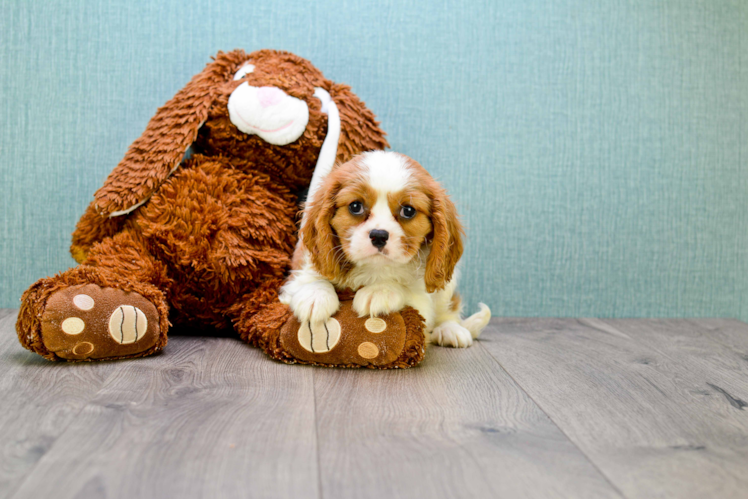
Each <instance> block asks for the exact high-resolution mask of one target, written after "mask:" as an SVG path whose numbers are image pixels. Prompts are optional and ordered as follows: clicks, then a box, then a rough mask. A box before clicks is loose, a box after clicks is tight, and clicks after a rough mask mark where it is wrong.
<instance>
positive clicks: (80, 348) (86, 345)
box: [73, 342, 94, 356]
mask: <svg viewBox="0 0 748 500" xmlns="http://www.w3.org/2000/svg"><path fill="white" fill-rule="evenodd" d="M93 350H94V345H93V344H92V343H91V342H79V343H77V344H75V347H73V354H75V355H76V356H85V355H86V354H91V353H92V352H93Z"/></svg>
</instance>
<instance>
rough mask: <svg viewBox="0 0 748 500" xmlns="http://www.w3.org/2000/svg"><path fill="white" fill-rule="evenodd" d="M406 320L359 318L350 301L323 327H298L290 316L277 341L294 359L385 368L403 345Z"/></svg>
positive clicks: (396, 315) (300, 325)
mask: <svg viewBox="0 0 748 500" xmlns="http://www.w3.org/2000/svg"><path fill="white" fill-rule="evenodd" d="M405 337H406V329H405V321H404V320H403V318H402V316H401V315H400V314H399V313H394V314H388V315H386V316H381V317H376V318H372V317H365V318H359V317H358V314H357V313H356V312H355V311H354V310H353V307H352V302H351V301H347V302H342V303H341V304H340V310H339V311H338V312H337V313H335V315H334V316H333V317H332V318H330V319H329V320H327V323H326V324H322V323H319V324H312V323H307V324H304V325H302V324H300V323H299V321H298V320H297V319H296V318H295V317H292V318H291V319H290V320H289V321H287V322H286V324H285V325H283V328H282V329H281V334H280V342H281V345H282V346H283V348H284V349H285V350H287V351H288V352H289V353H290V354H291V355H292V356H293V357H295V358H296V359H299V360H302V361H307V362H312V363H315V364H324V365H337V366H340V365H344V366H345V365H359V366H367V365H371V366H384V365H387V364H389V363H392V362H393V361H395V360H396V359H397V358H398V356H400V354H401V353H402V352H403V348H404V346H405Z"/></svg>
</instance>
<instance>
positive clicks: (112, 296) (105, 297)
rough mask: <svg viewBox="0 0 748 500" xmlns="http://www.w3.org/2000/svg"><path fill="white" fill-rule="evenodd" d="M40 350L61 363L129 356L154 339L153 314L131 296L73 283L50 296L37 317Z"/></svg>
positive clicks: (156, 334) (145, 303)
mask: <svg viewBox="0 0 748 500" xmlns="http://www.w3.org/2000/svg"><path fill="white" fill-rule="evenodd" d="M41 324H42V328H41V330H42V341H43V342H44V346H45V347H46V348H47V349H49V350H50V351H52V352H54V353H55V354H56V355H57V356H59V357H60V358H63V359H73V360H75V359H77V360H81V359H103V358H106V359H112V358H124V357H133V356H135V355H138V354H139V353H143V352H145V351H146V350H148V349H150V348H152V347H153V346H154V345H155V344H156V341H157V340H158V337H159V330H160V328H159V316H158V312H157V310H156V306H154V305H153V304H152V303H151V302H150V301H149V300H147V299H145V298H144V297H143V296H141V295H140V294H137V293H135V292H124V291H122V290H118V289H116V288H101V287H99V286H98V285H78V286H72V287H69V288H65V289H63V290H60V291H58V292H55V293H53V294H52V295H50V297H49V299H48V300H47V305H46V307H45V310H44V315H43V316H42V321H41Z"/></svg>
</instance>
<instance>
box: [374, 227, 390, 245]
mask: <svg viewBox="0 0 748 500" xmlns="http://www.w3.org/2000/svg"><path fill="white" fill-rule="evenodd" d="M389 237H390V233H388V232H387V231H385V230H384V229H372V230H371V232H370V233H369V238H371V244H372V245H374V246H375V247H377V248H378V249H380V250H381V249H383V248H384V246H385V245H386V244H387V239H388V238H389Z"/></svg>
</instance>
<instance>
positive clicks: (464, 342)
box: [429, 321, 473, 347]
mask: <svg viewBox="0 0 748 500" xmlns="http://www.w3.org/2000/svg"><path fill="white" fill-rule="evenodd" d="M429 340H430V341H431V342H432V343H434V344H436V345H440V346H444V347H470V346H471V345H473V335H472V334H471V333H470V330H468V329H467V328H465V327H464V326H462V325H460V324H459V323H457V322H456V321H445V322H444V323H442V324H441V325H439V326H437V327H436V328H434V331H433V332H431V335H430V339H429Z"/></svg>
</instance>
